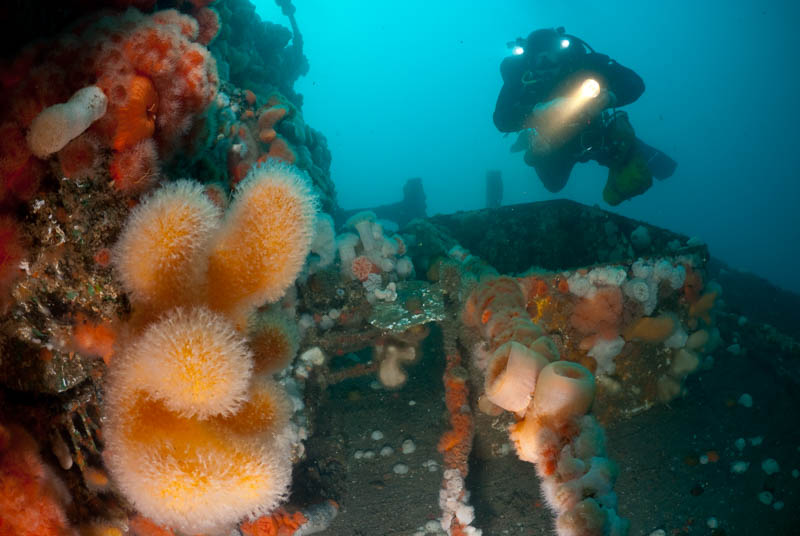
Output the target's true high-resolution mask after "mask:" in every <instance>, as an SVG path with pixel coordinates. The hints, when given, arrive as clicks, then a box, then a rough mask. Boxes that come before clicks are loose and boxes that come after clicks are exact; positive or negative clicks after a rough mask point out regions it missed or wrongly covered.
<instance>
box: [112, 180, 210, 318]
mask: <svg viewBox="0 0 800 536" xmlns="http://www.w3.org/2000/svg"><path fill="white" fill-rule="evenodd" d="M219 220H220V213H219V210H218V209H217V208H216V207H215V206H214V204H213V203H212V202H211V200H210V199H209V198H208V197H206V195H205V194H204V193H203V186H202V185H201V184H199V183H196V182H192V181H188V180H181V181H177V182H174V183H171V184H167V185H166V186H164V187H162V188H160V189H159V190H157V191H156V192H155V193H154V194H153V195H151V196H150V197H148V198H146V199H145V200H144V201H143V202H142V203H141V204H140V205H139V206H137V207H136V208H135V209H134V210H133V212H132V213H131V215H130V217H129V219H128V223H127V224H126V225H125V228H124V230H123V232H122V235H121V236H120V239H119V241H118V242H117V245H116V246H115V248H114V265H115V266H116V268H117V272H118V274H119V278H120V279H121V280H122V284H123V286H124V287H125V290H127V291H128V293H129V294H130V297H131V301H132V302H133V304H134V305H135V306H139V307H142V306H143V304H145V303H146V304H147V306H148V307H149V308H151V309H155V310H156V311H163V310H166V309H167V308H169V307H173V306H175V305H184V304H186V303H187V302H188V301H190V296H192V295H197V294H198V288H200V287H202V285H203V281H204V278H205V275H206V267H207V266H208V252H209V250H210V248H211V242H210V240H211V237H212V235H213V233H214V231H215V230H216V229H217V227H218V225H219Z"/></svg>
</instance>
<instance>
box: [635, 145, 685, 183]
mask: <svg viewBox="0 0 800 536" xmlns="http://www.w3.org/2000/svg"><path fill="white" fill-rule="evenodd" d="M636 148H637V150H638V151H639V153H640V154H641V155H642V156H644V159H645V161H646V162H647V167H648V169H649V170H650V173H652V174H653V177H655V178H656V179H658V180H660V181H663V180H664V179H667V178H669V177H671V176H672V174H673V173H675V168H677V167H678V163H677V162H676V161H675V160H673V159H672V158H670V157H669V156H667V155H666V154H665V153H662V152H661V151H659V150H658V149H656V148H655V147H651V146H649V145H647V144H646V143H645V142H643V141H642V140H640V139H639V138H636Z"/></svg>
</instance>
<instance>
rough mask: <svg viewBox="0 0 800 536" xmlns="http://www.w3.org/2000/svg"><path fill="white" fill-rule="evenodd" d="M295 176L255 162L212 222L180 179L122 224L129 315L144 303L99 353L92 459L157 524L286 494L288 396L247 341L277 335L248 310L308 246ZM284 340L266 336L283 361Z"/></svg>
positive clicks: (258, 346) (272, 502) (226, 521)
mask: <svg viewBox="0 0 800 536" xmlns="http://www.w3.org/2000/svg"><path fill="white" fill-rule="evenodd" d="M305 180H306V179H305V178H304V177H303V176H302V175H301V174H300V172H299V171H298V170H296V169H294V168H291V167H289V166H286V165H283V164H276V163H273V162H271V161H270V162H268V163H267V164H265V165H262V166H259V167H257V168H255V169H254V170H253V171H252V172H251V174H250V175H249V176H248V178H247V179H246V180H245V181H243V182H242V183H241V184H240V185H239V187H238V189H237V191H236V195H235V198H234V200H233V202H232V204H231V206H230V208H229V210H228V214H227V216H226V218H225V219H224V220H223V221H220V215H219V211H218V210H217V209H216V208H214V206H213V205H212V204H211V202H210V201H209V200H207V199H206V200H204V199H203V197H204V194H203V189H202V187H200V186H199V185H196V184H193V183H190V182H188V181H181V182H178V183H175V184H172V185H168V186H165V187H164V188H162V189H161V190H159V191H157V192H156V193H155V194H154V195H152V196H151V197H149V198H147V199H146V200H145V201H144V202H143V203H142V204H141V205H140V206H139V207H138V208H137V209H136V210H135V211H134V213H133V214H132V215H131V218H130V220H129V222H128V225H127V226H126V228H125V230H124V231H123V233H122V237H121V239H120V242H119V244H118V245H117V248H116V251H115V256H114V262H115V266H116V267H117V270H118V272H119V273H120V274H121V277H122V279H123V282H124V284H125V287H126V288H127V290H128V291H129V292H130V293H131V296H132V301H133V304H134V315H136V314H139V313H137V309H138V310H142V311H145V312H144V313H141V314H139V317H138V321H136V322H132V323H130V324H129V327H128V329H129V331H131V333H130V334H129V335H128V340H127V341H126V342H124V343H123V344H122V345H121V349H120V351H119V352H118V355H115V356H114V358H113V359H112V361H111V367H110V374H109V379H108V382H107V385H106V407H105V413H106V424H105V427H104V436H105V441H106V448H105V451H104V458H105V461H106V464H107V467H108V468H109V471H110V473H111V477H112V480H113V481H114V483H115V484H116V486H117V487H118V488H119V489H120V491H121V492H122V493H123V494H124V495H125V497H127V499H128V500H130V501H131V503H132V504H133V506H134V507H135V508H136V509H137V510H138V511H139V512H141V513H142V514H143V515H145V516H147V517H148V518H150V519H151V520H153V521H154V522H155V523H157V524H159V525H164V526H167V527H170V528H174V529H177V530H180V531H183V532H189V533H198V532H214V531H220V530H224V529H226V528H228V527H230V526H232V525H233V524H235V523H237V522H238V521H240V520H242V519H243V518H255V517H257V516H260V515H264V514H268V513H269V512H271V511H272V510H273V509H274V508H275V507H277V506H278V505H279V504H280V503H281V501H283V500H284V499H285V497H286V492H287V489H288V486H289V483H290V480H291V467H292V464H291V456H290V448H291V443H290V440H289V439H288V437H287V434H286V433H285V432H284V431H285V429H286V426H287V423H288V416H289V413H290V410H291V405H290V404H289V402H288V400H287V398H286V395H285V394H284V393H283V389H282V388H281V387H280V386H279V385H278V384H277V383H275V382H273V381H272V380H270V379H269V378H268V377H267V376H266V372H267V371H273V370H275V367H277V366H280V365H279V364H278V363H272V364H271V365H272V366H259V369H258V372H259V373H254V360H253V357H254V352H253V349H251V341H248V339H247V335H248V333H249V334H251V335H256V336H255V339H254V340H253V341H252V342H253V343H255V344H254V345H253V348H254V349H255V350H256V355H258V354H264V353H265V352H266V351H267V350H269V349H265V348H264V346H265V345H269V344H270V340H275V339H276V338H277V339H280V336H277V337H276V336H272V338H270V336H267V335H265V333H264V332H265V330H266V329H267V324H269V322H267V320H268V319H267V318H265V317H264V316H256V317H254V318H255V320H254V321H253V322H248V321H247V319H248V318H249V317H250V316H251V315H252V313H253V312H254V310H255V308H256V307H257V306H258V305H261V304H262V303H263V302H265V301H273V302H274V301H276V300H278V299H279V298H280V297H281V296H282V295H283V293H284V292H285V290H286V288H287V287H288V286H289V285H290V284H291V283H292V282H293V281H294V279H295V277H296V276H297V273H298V272H299V271H300V269H301V268H302V262H303V260H304V259H305V257H306V255H307V254H308V251H309V246H310V242H311V233H312V225H313V222H314V217H315V207H316V201H315V199H314V197H313V195H312V194H311V193H310V189H309V188H308V186H307V185H306V183H305ZM209 259H211V260H210V262H209V261H208V260H209ZM298 259H299V261H298ZM226 293H227V294H226ZM226 297H227V300H226ZM276 325H277V324H275V323H272V324H271V326H272V327H275V326H276ZM248 327H249V331H248ZM279 331H280V330H279ZM259 332H260V333H261V339H259V337H258V333H259ZM286 332H287V330H284V331H283V332H282V333H286ZM279 335H280V334H279ZM294 336H296V335H294V334H293V333H288V334H287V335H285V337H286V338H287V340H283V341H281V340H279V341H278V342H279V344H278V346H281V348H279V349H277V350H276V352H277V353H283V354H286V355H288V356H289V357H288V358H287V357H286V356H283V358H282V360H286V359H290V358H291V356H292V355H293V353H294V352H295V351H296V342H294V341H293V340H292V338H293V337H294ZM273 353H275V352H273ZM262 365H263V364H262Z"/></svg>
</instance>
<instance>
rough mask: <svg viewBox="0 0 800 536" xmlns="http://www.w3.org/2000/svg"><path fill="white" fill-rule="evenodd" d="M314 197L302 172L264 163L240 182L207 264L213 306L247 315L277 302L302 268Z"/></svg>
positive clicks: (307, 248)
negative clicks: (263, 305)
mask: <svg viewBox="0 0 800 536" xmlns="http://www.w3.org/2000/svg"><path fill="white" fill-rule="evenodd" d="M316 206H317V201H316V198H315V197H314V195H313V194H312V193H311V190H310V188H309V186H308V183H307V181H306V179H305V177H304V176H303V175H302V174H301V172H300V171H299V170H298V169H297V168H295V167H293V166H289V165H286V164H281V163H277V162H274V161H267V163H266V164H263V165H259V166H255V167H254V168H253V169H252V170H250V173H248V175H247V177H245V179H244V180H243V181H242V182H241V183H240V184H239V186H238V188H237V190H236V194H235V198H234V200H233V203H232V205H231V207H230V208H229V209H228V213H227V215H226V218H225V221H224V222H223V224H222V228H221V229H220V231H219V232H218V234H217V236H216V237H215V240H214V246H213V249H212V252H211V256H210V258H209V264H208V299H209V304H210V305H211V307H212V308H213V309H215V310H218V311H222V312H227V313H229V314H232V315H246V314H247V313H248V312H250V311H251V310H252V309H253V308H255V307H258V306H259V305H262V304H263V303H265V302H275V301H277V300H278V299H280V297H281V296H282V295H283V293H284V292H285V291H286V289H287V288H288V287H289V285H291V284H292V283H293V282H294V280H295V278H296V277H297V274H298V272H299V271H300V270H301V269H302V267H303V263H304V262H305V259H306V255H308V251H309V248H310V246H311V239H312V235H313V227H314V218H315V214H316Z"/></svg>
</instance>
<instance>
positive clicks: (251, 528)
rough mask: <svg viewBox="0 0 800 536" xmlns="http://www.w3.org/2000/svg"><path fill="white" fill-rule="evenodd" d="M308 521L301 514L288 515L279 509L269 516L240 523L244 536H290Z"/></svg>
mask: <svg viewBox="0 0 800 536" xmlns="http://www.w3.org/2000/svg"><path fill="white" fill-rule="evenodd" d="M307 521H308V519H306V517H305V516H304V515H303V514H302V513H301V512H294V513H289V512H287V511H286V510H285V509H283V508H280V509H278V510H277V511H275V512H273V513H272V514H271V515H268V516H262V517H259V518H258V519H256V520H255V521H250V522H248V523H242V524H241V526H240V528H241V529H242V533H244V535H245V536H291V535H292V534H294V533H295V532H296V531H297V529H299V528H300V527H302V526H303V524H305V523H306V522H307Z"/></svg>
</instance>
